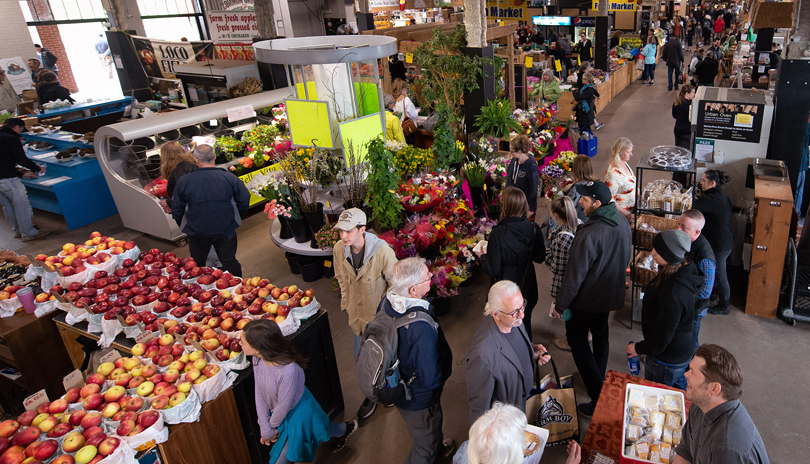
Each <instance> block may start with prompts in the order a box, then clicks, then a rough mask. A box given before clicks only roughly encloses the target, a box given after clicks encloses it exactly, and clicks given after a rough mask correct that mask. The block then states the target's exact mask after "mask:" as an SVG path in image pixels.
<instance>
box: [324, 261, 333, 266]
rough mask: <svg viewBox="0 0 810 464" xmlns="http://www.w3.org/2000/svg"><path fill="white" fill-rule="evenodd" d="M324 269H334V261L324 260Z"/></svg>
mask: <svg viewBox="0 0 810 464" xmlns="http://www.w3.org/2000/svg"><path fill="white" fill-rule="evenodd" d="M323 267H332V261H329V260H324V262H323Z"/></svg>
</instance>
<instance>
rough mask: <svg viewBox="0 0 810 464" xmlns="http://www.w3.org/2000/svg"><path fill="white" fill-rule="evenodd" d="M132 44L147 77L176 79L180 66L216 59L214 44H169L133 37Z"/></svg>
mask: <svg viewBox="0 0 810 464" xmlns="http://www.w3.org/2000/svg"><path fill="white" fill-rule="evenodd" d="M132 43H133V45H134V46H135V51H136V53H137V54H138V58H140V60H141V65H142V66H143V69H144V71H146V75H147V76H149V77H162V78H165V79H174V67H175V65H178V64H186V63H194V62H195V61H206V60H210V59H212V58H213V57H214V42H211V41H201V42H169V41H167V40H153V39H148V38H146V37H138V36H132Z"/></svg>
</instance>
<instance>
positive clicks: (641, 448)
mask: <svg viewBox="0 0 810 464" xmlns="http://www.w3.org/2000/svg"><path fill="white" fill-rule="evenodd" d="M649 455H650V444H649V443H647V442H645V441H642V442H639V443H636V456H638V457H639V458H641V459H647V457H648V456H649Z"/></svg>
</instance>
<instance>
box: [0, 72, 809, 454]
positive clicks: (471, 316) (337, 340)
mask: <svg viewBox="0 0 810 464" xmlns="http://www.w3.org/2000/svg"><path fill="white" fill-rule="evenodd" d="M658 74H659V76H658V79H657V81H658V83H657V84H656V85H654V86H652V87H649V86H644V85H633V86H631V87H628V88H627V89H625V90H624V91H623V92H622V93H621V94H620V95H618V97H617V98H616V99H615V100H614V101H613V102H612V103H611V104H610V105H609V106H608V107H607V108H606V109H605V111H604V112H603V113H601V114H600V115H599V116H598V120H599V121H600V122H604V123H605V127H604V128H603V129H602V130H601V131H599V132H598V133H597V135H598V136H599V139H600V143H599V152H598V155H597V156H596V157H595V158H594V159H593V161H594V162H595V165H596V168H597V172H600V173H601V172H604V171H605V169H606V166H607V159H608V156H609V154H610V147H611V145H612V143H613V141H614V140H615V139H616V138H617V137H619V136H629V137H630V138H631V140H632V141H633V142H634V144H635V153H636V156H637V157H638V155H640V154H642V153H646V152H647V151H648V150H649V149H650V148H651V147H653V146H656V145H662V144H672V143H673V141H674V140H673V133H672V128H673V126H674V121H673V119H672V118H671V116H670V105H671V103H672V101H673V100H674V98H675V93H674V92H667V90H666V76H665V75H664V73H661V71H660V70H659V73H658ZM631 165H634V162H633V161H632V160H631ZM251 214H252V216H251V217H249V218H247V219H246V220H245V221H244V223H243V224H242V226H241V227H240V229H239V241H240V247H239V252H238V257H239V259H240V261H241V262H242V266H243V269H244V272H245V275H246V276H252V275H259V276H262V277H267V278H269V279H270V281H271V282H273V283H275V284H276V285H290V284H293V283H295V284H297V285H304V286H305V287H310V286H311V287H313V288H315V289H316V291H317V298H318V300H319V301H320V302H321V304H322V305H323V306H324V308H326V309H327V310H328V312H329V318H330V324H331V328H332V335H333V337H334V344H335V351H336V353H337V362H338V367H339V368H340V369H341V373H342V375H341V383H342V387H343V395H344V398H345V405H346V410H345V413H344V419H346V420H348V419H350V418H352V417H353V416H354V414H355V412H356V411H357V408H358V407H359V405H360V403H361V401H362V395H361V394H360V391H359V389H358V388H357V386H356V384H355V382H354V378H353V369H354V362H353V360H352V338H351V332H350V329H349V327H348V325H347V318H346V315H345V314H343V313H341V311H340V310H339V307H340V306H339V297H340V296H339V293H334V292H330V291H329V290H328V287H329V284H330V282H329V280H326V279H321V280H320V281H318V282H315V283H312V284H306V283H304V282H303V281H302V280H301V278H300V275H292V274H291V273H290V272H289V268H288V266H287V264H286V262H285V261H284V254H283V252H282V251H281V250H279V249H278V248H277V247H276V246H275V245H273V244H272V242H271V241H270V238H269V236H268V234H269V221H268V220H267V218H266V217H265V216H264V215H263V214H261V212H260V211H259V210H258V209H256V210H254V211H252V212H251ZM34 216H35V221H36V222H37V223H38V224H40V225H42V226H43V227H45V228H48V229H50V230H53V231H54V232H55V234H54V235H53V236H51V237H47V238H45V239H43V240H40V241H34V242H28V243H27V244H24V243H22V242H20V241H19V240H15V239H13V238H12V237H11V235H12V234H11V232H10V226H9V225H8V223H7V222H5V220H4V219H0V221H2V224H0V247H2V248H4V249H11V250H14V251H17V252H18V253H31V254H36V253H40V252H44V253H54V252H56V251H57V250H59V249H60V248H61V245H62V244H63V243H65V242H77V241H83V240H86V238H87V237H88V236H89V234H90V232H92V231H94V230H99V231H102V232H103V233H104V234H107V235H112V236H115V237H117V238H121V239H126V240H136V241H137V242H138V244H139V246H140V247H141V249H149V248H152V247H157V248H160V249H161V250H163V251H170V250H171V251H176V252H178V254H180V255H181V256H188V249H187V248H182V249H177V248H176V246H175V245H174V244H173V243H171V242H165V241H162V240H156V239H154V238H151V237H147V236H143V235H141V234H139V233H137V232H135V231H132V230H129V229H126V228H125V227H123V225H122V223H121V220H120V218H118V217H117V216H115V217H112V218H108V219H106V220H103V221H99V222H97V223H95V224H91V225H90V226H86V227H83V228H81V229H78V230H73V231H68V230H67V228H66V226H65V223H64V220H63V219H62V218H61V217H59V216H57V215H52V214H49V213H43V212H41V211H36V212H35V214H34ZM732 274H733V275H736V276H737V277H738V278H736V279H734V280H732V294H733V298H732V305H733V309H732V312H731V314H730V315H728V316H712V315H709V316H708V317H707V318H706V319H705V320H704V322H703V325H702V328H701V341H702V342H712V343H717V344H720V345H722V346H725V347H726V348H728V349H729V350H730V351H731V352H732V353H734V355H735V356H736V357H737V360H738V361H739V363H740V364H741V366H742V371H743V374H744V377H745V384H744V391H745V393H744V395H743V397H742V402H743V404H744V405H745V406H746V408H747V409H748V411H749V413H750V415H751V417H752V418H753V419H754V422H755V423H756V424H757V426H758V428H759V431H760V434H761V435H762V438H763V440H764V442H765V446H766V448H767V450H768V453H769V456H770V460H771V462H774V463H793V462H802V461H804V460H805V459H806V456H807V455H808V453H809V452H810V440H808V439H807V433H806V428H807V427H806V419H807V416H805V414H808V413H810V402H808V400H807V397H808V396H809V395H810V388H808V387H807V385H810V371H808V369H807V361H801V360H802V359H804V360H807V359H810V341H809V340H810V325H809V324H806V323H797V325H796V326H795V327H790V326H788V325H786V324H785V323H783V322H781V321H779V320H767V319H762V318H757V317H753V316H748V315H746V314H745V313H744V312H742V311H741V310H740V309H739V308H741V307H743V305H744V299H745V293H746V285H747V282H746V277H745V275H744V273H742V272H741V271H737V272H732ZM537 277H538V285H539V288H540V294H541V297H540V301H539V303H538V305H537V308H536V309H535V316H534V324H533V327H532V329H533V335H534V339H535V342H539V343H543V344H545V346H546V348H548V349H549V352H550V353H551V354H552V355H553V356H554V358H555V360H556V362H557V366H558V368H559V370H560V373H561V374H571V373H575V372H576V368H575V366H574V363H573V360H572V358H571V355H570V353H566V352H563V351H560V350H558V349H556V348H555V347H554V346H553V343H552V340H553V339H554V338H556V337H560V336H562V335H563V334H564V327H563V323H562V322H561V321H558V320H552V319H549V318H548V317H546V316H545V314H547V313H546V311H547V310H548V307H549V304H550V297H549V296H548V289H549V284H550V281H551V275H550V272H549V271H548V269H547V268H546V266H544V265H538V266H537ZM488 288H489V278H488V276H485V275H483V274H482V273H480V272H478V273H477V274H476V275H475V277H474V280H473V283H472V285H470V286H468V287H465V288H463V289H462V293H461V294H460V295H459V296H457V297H455V298H453V299H452V300H453V301H452V310H451V311H450V313H449V314H448V315H446V316H443V317H441V318H440V319H439V322H440V324H441V326H442V327H443V329H444V332H445V334H446V336H447V339H448V341H449V342H450V345H451V347H452V350H453V354H454V361H455V362H454V366H453V367H454V371H453V375H452V377H451V378H450V379H449V381H448V382H447V384H446V386H445V389H444V394H443V396H442V406H443V410H444V433H445V437H452V438H454V439H455V441H456V443H457V444H459V443H461V442H462V441H464V440H466V438H467V430H468V427H469V419H468V412H467V400H466V398H467V390H466V386H465V365H464V360H465V357H466V353H467V348H468V344H469V340H470V338H471V336H472V334H473V333H474V331H475V329H476V328H477V326H478V324H479V322H480V320H481V318H482V312H483V308H484V303H485V300H486V294H487V290H488ZM629 318H630V311H629V292H628V305H627V306H626V308H625V309H623V310H620V311H616V312H615V313H614V314H613V315H612V316H611V322H610V329H611V331H610V333H611V343H612V346H613V350H612V354H611V356H610V359H609V362H608V369H615V370H618V371H623V372H627V371H628V367H627V361H626V358H625V354H624V346H625V345H626V344H627V342H628V341H629V340H639V339H641V338H642V336H641V327H640V325H639V324H635V325H634V327H633V329H632V330H630V329H629ZM792 360H799V361H798V362H797V361H792ZM801 366H805V367H804V368H802V367H801ZM550 371H551V369H550V367H545V368H543V370H542V372H541V375H545V374H547V373H549V372H550ZM802 385H804V386H802ZM576 388H577V394H578V398H579V400H580V401H584V400H587V394H586V393H585V390H584V387H583V386H582V384H581V382H580V380H579V379H578V378H577V381H576ZM361 425H362V427H361V428H360V429H359V430H358V431H357V432H356V433H355V434H354V436H353V437H352V438H351V439H350V440H349V444H348V446H347V447H346V448H345V449H344V450H343V451H341V453H339V454H337V455H332V454H329V453H328V450H326V449H325V447H324V448H322V449H321V453H319V455H318V459H317V461H318V462H330V463H350V462H351V463H377V462H381V461H383V460H384V462H399V461H401V460H402V459H404V457H405V455H406V454H407V452H408V450H409V449H410V447H411V440H410V438H409V437H408V434H407V431H406V429H405V426H404V423H403V421H402V419H401V418H400V417H399V414H398V413H397V412H396V410H395V409H385V408H379V410H378V411H377V412H376V413H375V414H374V415H373V416H372V417H371V418H370V419H369V420H367V421H365V423H363V424H361ZM587 426H588V421H587V420H585V419H582V418H581V419H580V430H581V433H582V436H583V437H584V434H585V431H586V430H587ZM803 430H805V432H803ZM802 437H804V438H802ZM545 454H546V456H545V457H544V459H543V462H544V463H548V464H550V463H555V462H559V463H562V462H564V461H565V451H564V450H563V449H548V450H546V452H545ZM446 462H450V461H449V460H447V461H446Z"/></svg>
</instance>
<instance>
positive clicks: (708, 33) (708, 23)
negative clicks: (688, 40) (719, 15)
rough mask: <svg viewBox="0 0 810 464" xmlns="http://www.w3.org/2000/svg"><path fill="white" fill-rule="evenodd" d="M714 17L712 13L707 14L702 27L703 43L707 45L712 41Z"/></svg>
mask: <svg viewBox="0 0 810 464" xmlns="http://www.w3.org/2000/svg"><path fill="white" fill-rule="evenodd" d="M712 27H713V25H712V17H711V15H706V16H705V17H704V18H703V25H702V27H701V29H702V32H703V45H704V46H707V45H709V44H710V43H712Z"/></svg>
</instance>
